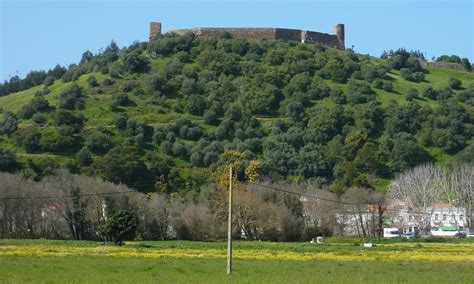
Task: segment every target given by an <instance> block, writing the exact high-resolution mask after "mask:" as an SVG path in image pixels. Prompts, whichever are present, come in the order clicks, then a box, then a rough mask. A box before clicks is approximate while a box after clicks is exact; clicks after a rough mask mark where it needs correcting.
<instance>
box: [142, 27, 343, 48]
mask: <svg viewBox="0 0 474 284" xmlns="http://www.w3.org/2000/svg"><path fill="white" fill-rule="evenodd" d="M169 32H170V33H176V34H179V35H184V34H186V33H193V34H194V35H195V36H197V37H218V36H219V35H222V34H224V33H229V34H231V35H232V37H234V38H246V39H265V40H283V41H292V42H302V43H306V42H308V43H317V44H321V45H325V46H328V47H333V48H337V49H341V50H344V49H345V44H344V25H343V24H337V25H336V26H335V27H334V34H325V33H320V32H315V31H305V30H295V29H283V28H192V29H178V30H170V31H169ZM160 35H161V23H159V22H151V23H150V40H154V39H157V38H158V37H159V36H160Z"/></svg>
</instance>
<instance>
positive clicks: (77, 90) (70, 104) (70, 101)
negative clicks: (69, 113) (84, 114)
mask: <svg viewBox="0 0 474 284" xmlns="http://www.w3.org/2000/svg"><path fill="white" fill-rule="evenodd" d="M58 107H59V108H62V109H68V110H74V109H80V108H82V107H84V100H83V93H82V88H81V87H79V85H77V84H76V83H72V85H70V86H69V87H67V88H66V89H65V90H64V91H62V92H61V93H60V94H59V97H58Z"/></svg>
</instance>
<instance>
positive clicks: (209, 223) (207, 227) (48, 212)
mask: <svg viewBox="0 0 474 284" xmlns="http://www.w3.org/2000/svg"><path fill="white" fill-rule="evenodd" d="M0 180H1V181H2V183H1V184H0V196H1V198H0V237H2V238H50V239H76V240H103V239H105V238H106V237H108V236H107V235H104V234H103V233H102V232H103V230H102V228H103V227H104V225H106V224H107V220H108V219H111V218H113V216H114V214H115V213H117V212H124V211H127V212H133V214H136V216H137V218H136V219H133V220H134V222H136V224H134V225H133V226H132V227H134V228H136V231H135V234H134V235H133V236H132V238H131V239H146V240H166V239H187V240H215V239H223V238H225V236H226V234H227V215H228V213H227V210H228V205H227V195H228V194H227V191H226V190H225V189H222V188H220V187H218V186H216V185H212V184H210V185H207V186H205V187H203V188H202V190H201V191H200V192H191V193H189V194H188V195H187V196H185V197H179V196H178V195H176V194H174V195H165V194H157V193H150V194H142V193H139V192H136V191H133V190H130V188H128V187H126V186H124V185H116V184H112V183H109V182H104V181H103V180H101V179H98V178H91V177H85V176H78V175H71V174H69V173H65V172H61V173H59V174H57V175H52V176H49V177H48V178H46V179H44V180H42V181H40V182H33V181H31V180H27V179H24V178H22V177H21V176H19V175H13V174H7V173H2V174H0ZM234 194H235V195H234V196H235V197H234V210H235V211H234V217H235V219H234V236H236V238H246V239H258V240H273V241H298V240H302V239H305V240H309V239H311V238H313V237H315V235H317V234H321V233H324V234H332V232H331V231H330V230H329V228H324V227H320V226H317V224H316V223H308V224H306V223H305V220H304V218H303V207H302V203H301V201H300V199H299V197H298V196H292V195H289V194H286V195H285V194H281V193H278V192H274V191H269V190H265V189H261V188H255V187H254V188H252V187H245V188H244V187H242V186H237V187H236V188H235V192H234ZM328 194H330V193H328ZM133 214H131V215H133ZM129 225H130V224H128V223H127V224H122V227H125V226H129ZM320 229H321V230H325V231H324V232H320V231H319V230H320Z"/></svg>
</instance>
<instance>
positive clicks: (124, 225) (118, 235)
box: [101, 210, 139, 246]
mask: <svg viewBox="0 0 474 284" xmlns="http://www.w3.org/2000/svg"><path fill="white" fill-rule="evenodd" d="M138 225H139V220H138V215H137V213H136V212H135V211H133V210H118V211H117V212H115V213H113V214H112V215H110V216H109V217H108V218H107V221H106V222H105V224H104V225H102V227H101V233H102V234H103V235H104V236H107V237H109V238H110V239H111V240H112V241H113V242H114V244H115V245H118V246H121V245H123V242H124V241H131V240H133V239H134V238H135V235H136V232H137V228H138Z"/></svg>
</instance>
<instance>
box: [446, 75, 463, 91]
mask: <svg viewBox="0 0 474 284" xmlns="http://www.w3.org/2000/svg"><path fill="white" fill-rule="evenodd" d="M448 85H449V87H451V88H452V89H455V90H458V89H460V88H461V85H462V82H461V80H459V79H457V78H453V77H450V78H449V80H448Z"/></svg>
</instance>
